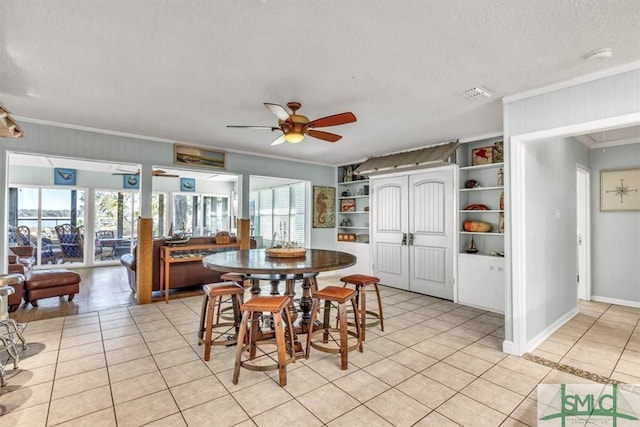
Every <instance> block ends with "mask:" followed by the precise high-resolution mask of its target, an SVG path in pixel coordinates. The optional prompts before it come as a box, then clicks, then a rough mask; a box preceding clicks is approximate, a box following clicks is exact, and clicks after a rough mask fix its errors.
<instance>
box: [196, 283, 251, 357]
mask: <svg viewBox="0 0 640 427" xmlns="http://www.w3.org/2000/svg"><path fill="white" fill-rule="evenodd" d="M202 289H203V290H204V298H203V299H202V310H201V311H200V330H199V331H198V345H200V344H202V343H204V360H206V361H208V360H209V358H210V357H211V346H212V345H225V346H227V345H233V344H235V343H236V342H237V338H238V330H239V328H240V304H241V303H242V299H243V298H242V297H243V294H244V288H243V287H242V286H239V285H238V284H237V283H235V282H220V283H210V284H208V285H204V286H203V287H202ZM227 296H230V297H231V305H232V309H233V312H234V318H233V321H231V322H222V323H220V322H219V321H218V320H216V322H215V323H214V322H213V312H214V311H215V308H216V305H218V313H219V312H220V310H219V308H220V304H221V302H222V297H227ZM216 303H217V304H216Z"/></svg>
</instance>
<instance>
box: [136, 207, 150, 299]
mask: <svg viewBox="0 0 640 427" xmlns="http://www.w3.org/2000/svg"><path fill="white" fill-rule="evenodd" d="M152 276H153V219H152V218H138V247H137V253H136V283H137V285H138V289H137V291H136V300H137V302H138V304H148V303H150V302H152V298H151V290H152V289H151V287H152V286H153V280H152Z"/></svg>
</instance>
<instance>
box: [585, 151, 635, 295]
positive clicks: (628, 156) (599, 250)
mask: <svg viewBox="0 0 640 427" xmlns="http://www.w3.org/2000/svg"><path fill="white" fill-rule="evenodd" d="M628 167H634V168H638V167H640V144H638V143H636V144H632V145H625V146H619V147H609V148H607V149H606V150H592V151H591V188H592V193H591V248H592V249H591V253H592V269H591V294H592V297H593V298H594V299H605V300H617V301H620V302H625V303H627V304H635V305H638V306H640V244H639V242H640V212H600V171H601V170H602V169H622V168H628Z"/></svg>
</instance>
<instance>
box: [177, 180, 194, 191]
mask: <svg viewBox="0 0 640 427" xmlns="http://www.w3.org/2000/svg"><path fill="white" fill-rule="evenodd" d="M180 191H185V192H194V191H196V180H195V179H194V178H180Z"/></svg>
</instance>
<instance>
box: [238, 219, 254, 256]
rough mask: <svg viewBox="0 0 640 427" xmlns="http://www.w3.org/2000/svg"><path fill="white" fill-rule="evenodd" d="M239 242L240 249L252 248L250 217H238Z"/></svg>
mask: <svg viewBox="0 0 640 427" xmlns="http://www.w3.org/2000/svg"><path fill="white" fill-rule="evenodd" d="M237 226H238V242H239V243H240V250H243V249H250V248H251V239H250V237H251V236H250V232H249V219H248V218H238V225H237Z"/></svg>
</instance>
